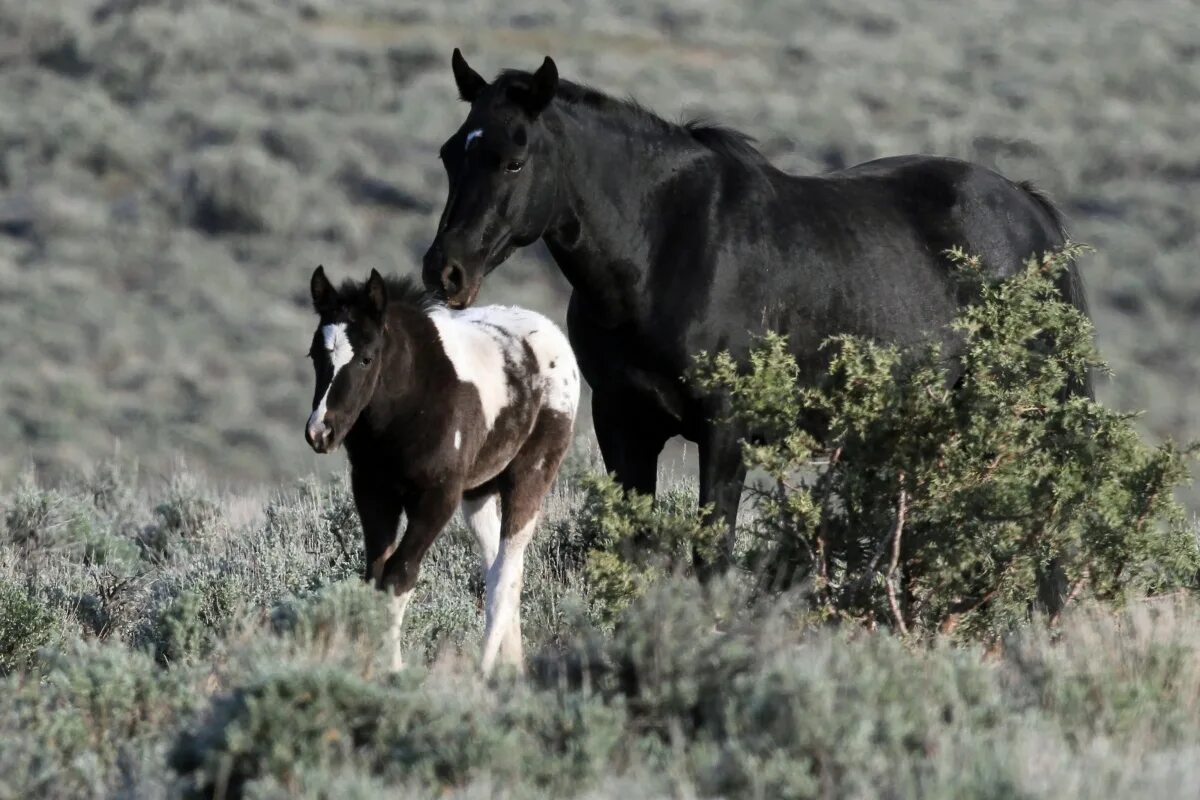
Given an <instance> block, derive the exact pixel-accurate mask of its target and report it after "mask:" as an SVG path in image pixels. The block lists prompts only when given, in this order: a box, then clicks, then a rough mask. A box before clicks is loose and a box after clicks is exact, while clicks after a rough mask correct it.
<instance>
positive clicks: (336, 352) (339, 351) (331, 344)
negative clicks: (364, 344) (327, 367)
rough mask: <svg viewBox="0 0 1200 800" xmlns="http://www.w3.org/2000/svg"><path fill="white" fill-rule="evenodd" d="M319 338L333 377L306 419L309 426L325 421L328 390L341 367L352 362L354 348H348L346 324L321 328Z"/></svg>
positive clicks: (340, 323) (348, 340)
mask: <svg viewBox="0 0 1200 800" xmlns="http://www.w3.org/2000/svg"><path fill="white" fill-rule="evenodd" d="M321 338H322V339H323V340H324V342H325V350H326V352H328V353H329V361H330V363H332V364H333V376H332V377H331V378H330V379H329V383H328V384H327V385H326V386H325V394H323V395H322V396H321V402H320V403H318V404H317V407H316V409H315V410H314V411H313V412H312V415H311V416H309V418H308V424H309V425H310V426H311V425H312V424H313V423H316V422H322V423H323V422H324V421H325V412H326V410H327V409H326V403H327V402H328V401H329V390H330V389H332V388H333V382H334V381H335V380H337V376H338V373H339V372H341V371H342V367H344V366H346V365H347V364H349V363H350V362H351V361H353V360H354V348H353V347H351V346H350V339H349V338H348V337H347V336H346V323H344V322H339V323H337V324H334V325H323V326H321Z"/></svg>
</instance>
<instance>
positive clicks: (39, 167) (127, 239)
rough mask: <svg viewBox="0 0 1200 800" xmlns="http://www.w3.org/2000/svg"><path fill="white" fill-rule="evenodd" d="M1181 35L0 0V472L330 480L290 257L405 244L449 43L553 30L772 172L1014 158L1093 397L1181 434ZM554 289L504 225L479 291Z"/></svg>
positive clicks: (536, 55)
mask: <svg viewBox="0 0 1200 800" xmlns="http://www.w3.org/2000/svg"><path fill="white" fill-rule="evenodd" d="M1196 32H1197V22H1196V13H1195V6H1194V4H1193V3H1192V2H1190V0H1151V2H1149V3H1148V4H1147V3H1141V2H1133V1H1132V0H1118V1H1117V2H1106V3H1101V4H1095V3H1074V4H1068V5H1063V4H1062V3H1061V2H1058V0H1035V2H1027V0H989V1H988V2H984V3H976V4H973V5H972V7H971V8H969V9H967V8H962V9H953V10H947V9H945V8H942V7H940V6H938V5H931V4H927V3H921V2H910V1H908V0H905V1H904V2H899V3H885V2H880V0H853V2H849V3H847V2H843V1H839V2H826V1H825V0H814V1H813V2H802V3H790V2H778V3H744V2H740V0H686V1H685V2H670V3H656V2H650V3H618V4H616V5H614V4H612V3H608V2H592V1H590V0H589V1H588V2H582V3H570V4H562V3H547V2H521V3H512V2H505V0H494V2H479V1H478V0H471V1H470V2H467V1H466V0H452V1H450V2H439V3H417V4H414V3H406V2H395V1H394V0H349V1H345V0H336V2H335V0H306V1H305V2H293V1H291V0H238V1H237V2H224V1H220V2H204V3H189V2H181V1H180V0H36V2H29V0H0V107H2V108H3V109H4V113H3V114H0V143H2V144H3V148H2V152H0V327H2V328H3V330H4V331H5V332H6V334H7V335H6V341H5V352H4V358H3V359H0V409H2V411H3V413H0V475H3V476H4V478H5V479H12V478H14V477H15V476H16V475H18V474H20V473H21V472H22V470H23V469H24V468H25V467H26V465H27V464H28V463H30V462H33V463H35V464H36V465H37V466H38V468H39V470H40V472H41V474H43V475H45V476H47V477H48V478H54V479H56V478H59V477H63V476H66V475H69V474H70V473H71V472H72V470H77V469H82V468H86V467H88V466H89V465H91V464H93V463H95V462H96V461H97V460H99V459H103V458H107V457H109V456H111V455H112V454H113V452H114V442H119V443H120V447H121V451H122V452H124V453H128V454H130V455H132V456H135V457H136V458H137V459H138V460H139V461H140V463H141V464H142V465H143V467H144V469H145V470H146V471H147V472H149V473H151V474H153V475H155V476H156V477H160V478H164V479H165V478H166V477H167V476H169V474H170V472H171V470H172V465H173V464H174V463H175V461H176V460H177V459H178V458H179V457H180V456H183V457H185V458H186V459H187V461H188V462H189V463H190V464H192V465H194V466H195V467H196V468H197V469H198V470H200V471H202V472H205V473H207V474H209V475H212V476H214V477H217V476H219V477H220V478H221V479H222V480H228V481H231V482H232V481H237V482H239V485H241V484H242V483H243V482H245V481H251V482H253V483H255V484H258V485H270V484H271V483H272V482H274V481H277V480H281V479H282V480H291V479H293V478H294V477H295V476H296V475H298V474H306V473H312V472H318V473H321V474H325V475H328V474H329V473H330V472H332V471H333V470H332V468H331V464H330V462H329V461H328V460H321V459H318V458H315V457H314V456H312V455H311V454H310V453H308V451H307V449H306V447H305V444H304V441H303V436H302V434H301V430H302V425H303V421H304V419H305V417H306V416H307V405H308V403H309V401H310V399H311V385H310V382H311V376H310V375H309V374H308V365H307V363H306V362H305V360H304V358H303V355H304V352H305V349H306V348H307V346H308V338H309V336H310V334H311V328H310V326H311V325H312V324H313V322H314V320H313V319H312V317H311V315H310V311H309V309H308V301H307V294H306V286H307V280H308V276H309V275H310V274H311V272H312V269H313V268H314V267H315V266H316V265H317V264H320V263H324V264H325V266H326V268H327V269H329V270H330V272H331V274H334V275H339V276H340V275H351V274H352V275H357V276H359V277H365V276H366V275H367V273H368V272H369V270H370V269H371V268H372V267H376V268H379V269H380V270H382V271H385V272H387V271H398V272H406V271H409V270H411V269H413V268H414V267H415V265H416V263H417V260H418V258H419V257H420V255H421V253H423V252H424V250H425V248H426V246H427V245H428V242H429V240H430V237H431V236H432V232H433V230H434V227H435V225H436V221H437V215H438V214H439V213H440V210H441V204H442V201H443V199H444V193H445V184H444V177H443V174H442V171H441V166H440V164H439V163H438V161H437V157H436V154H437V149H438V147H439V146H440V144H441V142H442V141H443V140H444V139H445V137H446V136H448V135H449V134H450V133H451V132H452V131H454V130H455V129H456V128H457V126H458V125H459V124H460V123H461V122H462V118H463V113H464V109H463V107H462V105H461V104H460V103H458V102H457V101H456V100H455V90H454V87H453V80H452V78H451V75H450V68H449V58H450V51H451V49H452V48H453V47H455V46H461V47H463V49H464V52H465V53H466V54H467V56H468V57H469V59H470V61H471V63H472V64H473V65H474V66H475V67H476V68H478V69H480V70H481V71H482V72H483V74H485V75H488V76H490V75H491V74H492V73H494V72H495V71H497V70H499V69H500V68H502V67H509V66H522V65H525V66H526V67H530V68H531V67H534V66H536V65H537V64H538V63H540V61H541V57H542V55H544V54H546V53H549V54H552V55H553V56H554V57H555V59H556V60H557V62H558V64H559V67H560V69H561V70H562V72H563V74H564V75H565V76H568V77H572V78H576V79H578V80H582V81H585V82H589V83H592V84H594V85H596V86H598V87H600V88H603V89H605V90H607V91H610V92H611V93H613V94H614V95H616V96H626V95H634V96H636V97H637V98H638V99H640V100H641V101H642V102H643V103H645V104H646V105H648V106H649V107H651V108H653V109H655V110H657V111H658V112H660V113H661V114H663V115H664V116H665V117H667V118H679V117H681V116H685V115H694V114H708V115H710V116H712V117H714V118H716V119H717V120H719V121H722V122H725V123H727V124H730V125H734V126H736V127H739V128H742V129H744V130H745V131H747V132H748V133H750V134H752V135H754V136H756V137H757V138H758V139H759V141H760V144H761V146H762V149H763V151H764V152H765V153H766V154H767V155H768V156H769V157H770V158H771V159H773V160H774V161H775V162H776V163H777V164H779V165H780V166H781V167H782V168H784V169H788V170H791V171H794V172H798V173H814V172H820V171H822V170H825V169H830V168H837V167H840V166H843V165H848V164H852V163H855V162H858V161H862V160H866V159H869V158H873V157H878V156H885V155H894V154H898V153H908V152H926V153H939V154H942V155H950V156H959V157H963V158H968V159H971V160H975V161H979V162H981V163H984V164H987V165H990V166H995V167H997V168H998V169H1000V170H1001V171H1002V172H1004V173H1005V174H1007V175H1009V176H1011V177H1012V178H1014V179H1029V180H1033V181H1035V182H1037V183H1038V184H1039V185H1041V186H1042V187H1044V188H1045V189H1047V190H1048V191H1049V192H1050V194H1051V196H1052V197H1054V198H1055V199H1056V200H1057V201H1058V202H1059V203H1060V204H1061V206H1062V208H1063V210H1064V211H1065V212H1066V214H1067V216H1068V219H1069V224H1070V228H1071V232H1072V235H1073V236H1074V238H1076V239H1077V240H1079V241H1086V242H1088V243H1090V244H1092V245H1094V246H1095V247H1096V248H1097V252H1096V253H1095V254H1093V255H1091V256H1089V257H1088V258H1086V259H1085V261H1084V263H1083V272H1084V276H1085V279H1086V282H1087V286H1088V295H1089V299H1090V301H1091V305H1092V310H1093V312H1094V316H1095V318H1096V321H1097V336H1098V341H1099V344H1100V349H1101V352H1102V353H1103V355H1104V357H1105V359H1106V360H1107V361H1108V362H1109V363H1110V364H1111V365H1112V367H1113V370H1114V375H1113V377H1112V378H1111V379H1110V380H1106V381H1104V382H1103V383H1102V384H1101V387H1100V393H1101V397H1102V398H1103V399H1104V400H1105V401H1106V403H1107V404H1108V405H1110V406H1111V407H1113V408H1116V409H1121V410H1130V411H1133V410H1142V409H1144V410H1145V411H1146V414H1145V416H1144V418H1142V419H1141V420H1140V421H1139V423H1138V424H1139V426H1140V428H1141V430H1143V431H1144V432H1146V433H1147V434H1149V435H1150V436H1152V437H1154V438H1156V439H1158V438H1162V437H1166V436H1172V437H1174V438H1175V439H1177V440H1180V441H1184V440H1189V439H1193V438H1198V437H1200V422H1198V421H1197V417H1196V415H1195V413H1194V412H1193V411H1192V405H1193V403H1192V397H1191V394H1192V393H1193V392H1194V391H1195V389H1196V387H1197V386H1200V357H1198V356H1197V348H1196V347H1195V346H1194V342H1195V341H1196V339H1197V336H1198V335H1200V329H1198V328H1197V319H1198V316H1197V315H1198V314H1200V284H1198V283H1197V281H1196V280H1195V274H1196V270H1195V265H1196V253H1197V252H1200V226H1198V225H1197V209H1198V208H1200V171H1198V170H1197V167H1196V165H1197V164H1198V163H1200V137H1197V136H1196V135H1195V131H1196V130H1197V129H1200V48H1198V47H1197V45H1196V42H1197V41H1198V40H1200V37H1198V36H1197V33H1196ZM566 298H567V288H566V284H565V282H564V281H563V280H562V278H561V276H560V275H559V274H558V272H557V270H556V269H554V268H553V267H552V266H551V265H550V263H549V261H548V259H547V258H546V257H545V255H544V254H543V253H542V251H541V250H540V248H534V249H530V250H527V251H525V252H522V253H519V254H517V255H516V256H514V257H513V259H511V260H510V262H509V263H507V264H505V265H504V266H503V267H501V268H500V269H499V270H497V271H496V272H494V273H493V274H492V276H491V278H490V279H489V283H488V285H487V287H486V288H485V294H484V296H483V297H482V298H481V299H482V300H483V301H485V302H495V301H499V302H505V303H519V304H521V305H525V306H529V307H532V308H534V309H537V310H539V311H544V312H546V313H548V314H550V315H551V316H552V318H553V319H557V320H562V319H563V317H564V314H565V309H566ZM585 408H586V404H585ZM582 434H583V435H584V436H586V435H587V434H588V426H587V425H586V424H585V425H583V426H582Z"/></svg>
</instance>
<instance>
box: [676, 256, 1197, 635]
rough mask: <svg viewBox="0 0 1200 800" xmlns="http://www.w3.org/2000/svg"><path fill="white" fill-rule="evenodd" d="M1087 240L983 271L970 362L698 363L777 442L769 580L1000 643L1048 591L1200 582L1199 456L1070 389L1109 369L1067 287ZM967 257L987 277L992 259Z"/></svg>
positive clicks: (881, 353)
mask: <svg viewBox="0 0 1200 800" xmlns="http://www.w3.org/2000/svg"><path fill="white" fill-rule="evenodd" d="M1078 252H1079V249H1078V248H1074V247H1070V248H1067V249H1065V250H1064V251H1062V252H1059V253H1054V254H1049V255H1047V256H1046V257H1045V258H1043V259H1041V260H1031V261H1030V262H1029V263H1028V264H1027V265H1026V268H1025V269H1024V270H1023V271H1022V272H1020V273H1019V274H1018V275H1016V276H1015V277H1013V278H1012V279H1009V280H1006V281H1003V282H999V283H988V284H983V283H982V282H981V283H980V285H978V287H977V289H978V293H979V299H978V301H977V302H975V303H973V304H971V305H970V306H968V307H967V308H966V309H965V310H964V311H963V312H962V313H961V314H960V316H959V317H958V318H957V320H956V321H955V322H954V325H953V327H954V330H955V331H957V333H958V334H959V335H961V337H962V340H963V343H964V348H963V352H962V354H961V355H958V356H954V357H947V356H945V355H944V354H943V353H942V352H940V350H939V349H938V348H937V347H933V346H930V347H926V348H918V349H914V350H912V351H907V352H901V351H900V350H898V349H897V348H894V347H884V346H880V345H878V344H874V343H871V342H868V341H864V340H861V339H855V338H850V337H840V338H837V339H835V340H833V341H831V342H830V343H829V344H828V348H829V349H830V351H831V356H830V370H829V375H828V377H827V379H825V380H824V381H823V382H822V383H821V384H820V385H819V386H815V387H811V386H802V385H800V384H799V383H798V381H797V380H796V376H797V374H798V373H797V368H796V363H795V361H794V359H793V358H792V357H791V355H790V354H789V353H788V351H787V347H786V341H785V340H784V338H783V337H781V336H778V335H773V334H769V335H767V336H765V337H764V338H763V339H761V340H760V342H759V343H758V344H757V345H756V347H755V350H754V352H753V355H752V357H751V359H750V363H749V368H748V369H747V370H742V369H740V368H739V367H738V365H737V364H736V363H735V362H734V360H733V358H732V357H731V356H730V355H729V354H728V353H723V354H719V355H717V356H715V357H710V356H702V357H701V358H699V359H698V360H697V369H696V372H695V377H696V379H697V381H698V383H699V384H700V385H701V386H704V387H706V388H709V389H714V390H720V391H724V392H726V393H728V396H729V398H730V403H731V408H732V418H734V419H736V420H737V421H738V422H740V423H742V424H744V425H747V426H749V429H750V430H754V431H756V432H758V433H759V434H761V435H762V436H763V441H765V442H767V443H766V444H747V445H746V447H745V457H746V461H747V463H748V464H749V465H750V466H751V467H753V468H758V469H761V470H763V471H765V472H766V474H767V475H768V476H769V478H770V480H769V481H768V484H767V486H766V487H765V488H761V487H760V488H757V489H755V490H753V494H754V500H755V509H756V511H757V514H756V515H755V521H754V523H753V525H752V528H751V536H752V540H753V544H754V546H753V548H752V551H753V552H752V554H751V560H752V562H753V565H754V566H755V567H756V568H757V569H758V570H759V571H760V574H761V575H762V578H763V585H764V587H765V588H767V589H770V590H778V589H781V588H785V587H789V586H803V587H806V588H807V590H808V598H809V602H810V604H811V608H812V609H813V611H814V612H815V613H817V614H818V615H820V616H831V617H847V618H852V619H855V620H859V621H861V622H864V623H866V624H868V625H876V624H883V625H888V626H892V627H895V628H897V629H899V630H901V631H906V632H919V633H922V634H925V635H928V634H931V633H933V632H935V631H938V630H941V631H944V632H951V631H953V632H954V633H955V634H956V635H961V636H976V635H989V636H994V635H996V634H997V633H998V632H1000V631H1002V630H1004V629H1006V628H1007V627H1009V626H1011V625H1012V624H1013V623H1015V622H1017V621H1018V620H1022V619H1024V618H1026V617H1027V615H1028V613H1029V609H1030V607H1031V606H1032V605H1033V604H1034V603H1035V602H1037V601H1038V600H1039V594H1040V600H1041V601H1042V602H1043V604H1044V605H1045V606H1047V607H1050V608H1052V609H1058V608H1060V607H1061V606H1062V605H1063V604H1064V603H1067V602H1071V601H1075V600H1077V599H1078V598H1081V597H1086V596H1093V597H1098V598H1104V599H1109V600H1120V599H1121V598H1123V597H1124V596H1126V594H1127V593H1131V592H1132V593H1145V592H1151V593H1153V592H1161V591H1165V590H1168V589H1171V588H1173V587H1178V586H1181V585H1190V584H1191V583H1192V581H1193V580H1194V576H1195V574H1196V569H1197V563H1198V561H1197V550H1196V541H1195V536H1194V535H1193V533H1192V532H1190V531H1189V530H1187V528H1186V527H1185V526H1184V524H1183V522H1182V512H1181V511H1180V509H1179V507H1178V506H1177V505H1176V504H1175V502H1174V500H1173V497H1172V493H1173V490H1174V489H1175V488H1176V487H1177V486H1179V485H1180V484H1181V483H1182V482H1183V481H1184V480H1185V479H1186V471H1185V466H1184V455H1185V454H1184V453H1183V452H1181V451H1180V450H1179V449H1177V448H1176V447H1174V446H1173V445H1171V444H1170V443H1168V444H1165V445H1162V446H1160V447H1157V448H1151V447H1148V446H1146V445H1144V444H1142V442H1141V441H1140V440H1139V438H1138V436H1137V434H1136V433H1135V431H1134V428H1133V425H1132V420H1133V415H1131V414H1122V413H1118V412H1115V411H1111V410H1108V409H1106V408H1104V407H1102V406H1100V405H1098V404H1097V403H1095V402H1094V401H1092V400H1090V399H1088V398H1086V397H1082V396H1073V395H1072V394H1071V393H1070V392H1069V391H1068V388H1069V386H1070V385H1071V384H1072V382H1073V381H1075V380H1077V379H1078V376H1080V375H1081V374H1082V373H1083V372H1084V371H1085V370H1087V369H1099V368H1101V367H1102V364H1101V363H1100V362H1099V361H1098V359H1097V357H1096V354H1095V351H1094V349H1093V346H1092V343H1091V327H1090V324H1089V323H1088V322H1087V320H1086V318H1085V317H1084V316H1083V315H1082V314H1081V313H1080V312H1079V311H1078V310H1076V309H1075V308H1073V307H1072V306H1069V305H1068V304H1066V303H1064V302H1062V301H1061V300H1060V299H1059V298H1058V294H1057V291H1056V289H1055V282H1056V279H1057V278H1058V276H1059V275H1060V273H1061V272H1062V270H1064V269H1065V268H1066V265H1067V264H1068V262H1069V261H1070V260H1071V259H1072V258H1074V257H1075V256H1077V255H1078ZM955 258H956V259H957V261H958V262H959V263H960V265H961V269H962V272H963V275H962V279H963V280H964V281H976V280H978V266H979V264H978V261H977V260H974V259H970V258H966V257H965V256H962V255H961V254H955ZM1049 345H1052V346H1049ZM955 374H959V375H961V379H960V380H959V381H958V385H957V386H952V385H951V384H952V383H953V382H954V381H953V380H952V379H951V376H952V375H955ZM802 414H804V415H809V416H810V418H811V416H813V415H815V417H816V418H820V419H824V420H826V421H827V430H828V433H827V436H826V437H825V439H824V441H821V442H818V441H816V440H815V439H814V438H813V437H812V436H810V435H809V434H807V433H804V432H802V431H800V430H799V429H798V428H797V420H798V419H799V418H800V416H801V415H802ZM822 459H824V460H825V461H827V464H826V465H825V467H824V469H823V470H822V471H820V473H819V475H818V476H817V477H815V478H813V477H811V473H812V471H813V468H814V464H815V463H817V462H819V461H821V460H822ZM806 473H808V474H807V475H806Z"/></svg>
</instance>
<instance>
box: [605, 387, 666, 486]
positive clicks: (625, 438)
mask: <svg viewBox="0 0 1200 800" xmlns="http://www.w3.org/2000/svg"><path fill="white" fill-rule="evenodd" d="M647 416H649V415H646V414H642V413H639V410H638V409H637V408H636V407H631V406H630V403H629V395H628V394H627V393H621V394H615V395H606V394H603V393H601V392H595V393H594V394H593V395H592V424H593V425H594V426H595V428H596V441H597V442H598V443H599V444H600V455H602V456H603V457H604V468H605V469H606V470H608V471H609V472H612V473H615V474H616V478H617V483H619V484H621V486H623V487H624V488H625V489H627V490H628V489H633V490H635V491H637V492H640V493H641V494H648V495H650V496H651V497H653V496H654V489H655V486H656V484H657V483H658V455H659V453H661V452H662V449H663V445H664V444H666V443H667V439H668V438H670V434H669V433H668V432H667V431H665V430H663V429H656V428H655V427H654V426H653V425H647V424H646V422H647V419H646V417H647Z"/></svg>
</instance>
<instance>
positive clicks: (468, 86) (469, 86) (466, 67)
mask: <svg viewBox="0 0 1200 800" xmlns="http://www.w3.org/2000/svg"><path fill="white" fill-rule="evenodd" d="M450 67H451V69H453V70H454V82H455V83H456V84H458V96H459V97H460V98H461V99H462V100H463V101H464V102H467V103H474V102H475V98H476V97H479V93H480V92H482V91H483V90H484V89H486V88H487V86H488V82H487V81H485V80H484V79H483V78H482V77H480V75H479V73H478V72H476V71H475V70H473V69H471V65H470V64H468V63H467V60H466V59H465V58H463V54H462V51H461V50H459V49H458V48H457V47H456V48H454V55H453V56H451V57H450Z"/></svg>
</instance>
